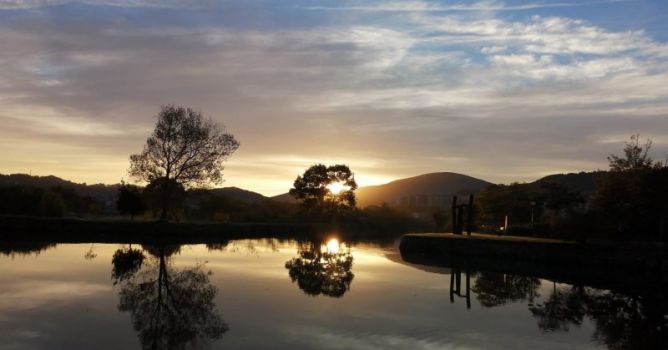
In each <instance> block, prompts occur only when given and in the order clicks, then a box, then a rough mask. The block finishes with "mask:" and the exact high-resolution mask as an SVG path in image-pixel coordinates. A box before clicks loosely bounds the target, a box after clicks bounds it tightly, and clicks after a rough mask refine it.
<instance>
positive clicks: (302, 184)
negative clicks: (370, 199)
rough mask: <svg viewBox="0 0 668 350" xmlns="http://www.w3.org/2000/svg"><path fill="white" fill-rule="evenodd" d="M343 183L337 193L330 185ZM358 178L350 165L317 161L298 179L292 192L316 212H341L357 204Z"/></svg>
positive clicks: (335, 213) (307, 207) (305, 206)
mask: <svg viewBox="0 0 668 350" xmlns="http://www.w3.org/2000/svg"><path fill="white" fill-rule="evenodd" d="M332 184H340V185H341V186H342V190H341V191H340V192H338V193H333V192H332V191H331V189H330V188H329V186H331V185H332ZM356 189H357V182H355V178H354V175H353V173H352V171H350V168H348V166H347V165H342V164H339V165H332V166H325V165H322V164H316V165H313V166H311V167H310V168H308V169H307V170H306V171H305V172H304V174H303V175H300V176H298V177H297V179H295V182H294V185H293V188H291V189H290V194H291V195H292V196H293V197H295V198H296V199H298V200H300V201H301V202H302V205H303V207H304V208H306V209H307V210H309V211H312V212H316V213H326V214H331V215H338V214H341V213H343V212H345V211H349V210H352V209H354V208H355V204H356V199H355V190H356Z"/></svg>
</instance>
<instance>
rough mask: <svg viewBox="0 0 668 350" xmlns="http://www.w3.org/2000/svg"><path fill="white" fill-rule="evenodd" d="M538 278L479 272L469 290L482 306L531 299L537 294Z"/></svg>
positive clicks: (493, 305)
mask: <svg viewBox="0 0 668 350" xmlns="http://www.w3.org/2000/svg"><path fill="white" fill-rule="evenodd" d="M538 287H540V280H539V279H538V278H535V277H526V276H516V275H506V274H499V273H486V272H481V273H480V274H478V277H477V278H476V279H475V282H474V283H473V287H472V288H471V290H472V291H473V292H474V293H476V299H478V301H479V302H480V305H482V306H483V307H495V306H500V305H504V304H506V303H507V302H516V301H522V300H528V301H529V302H531V301H533V300H534V298H536V297H537V296H538Z"/></svg>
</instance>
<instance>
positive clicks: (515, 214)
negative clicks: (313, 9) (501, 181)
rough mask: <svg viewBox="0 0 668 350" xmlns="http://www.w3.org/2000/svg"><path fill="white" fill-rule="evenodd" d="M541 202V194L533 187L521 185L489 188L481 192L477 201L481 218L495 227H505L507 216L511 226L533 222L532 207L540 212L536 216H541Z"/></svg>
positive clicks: (492, 186)
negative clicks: (539, 203)
mask: <svg viewBox="0 0 668 350" xmlns="http://www.w3.org/2000/svg"><path fill="white" fill-rule="evenodd" d="M539 201H540V198H539V194H538V193H537V192H536V191H535V190H534V189H533V188H532V186H530V185H529V184H519V183H513V184H510V185H491V186H488V187H487V188H485V189H483V190H482V191H480V193H479V194H478V196H477V199H476V203H477V205H478V207H479V218H480V219H482V220H483V221H486V222H489V223H491V225H493V226H494V227H501V226H503V225H504V222H505V217H506V215H507V216H508V218H509V219H510V223H511V224H524V223H529V222H531V209H532V207H534V210H538V212H535V213H534V215H536V216H538V215H540V209H541V205H538V204H537V203H538V202H539Z"/></svg>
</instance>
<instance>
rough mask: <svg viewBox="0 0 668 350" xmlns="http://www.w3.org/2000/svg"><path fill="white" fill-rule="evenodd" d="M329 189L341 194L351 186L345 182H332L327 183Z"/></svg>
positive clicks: (333, 192)
mask: <svg viewBox="0 0 668 350" xmlns="http://www.w3.org/2000/svg"><path fill="white" fill-rule="evenodd" d="M327 189H328V190H329V192H331V193H332V194H339V193H341V192H343V191H347V190H349V189H350V186H348V185H346V184H345V183H344V182H332V183H331V184H329V185H327Z"/></svg>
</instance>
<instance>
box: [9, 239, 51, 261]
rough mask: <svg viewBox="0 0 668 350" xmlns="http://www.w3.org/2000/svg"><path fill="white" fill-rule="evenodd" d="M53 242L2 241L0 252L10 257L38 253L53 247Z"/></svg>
mask: <svg viewBox="0 0 668 350" xmlns="http://www.w3.org/2000/svg"><path fill="white" fill-rule="evenodd" d="M55 247H56V244H55V243H41V242H2V243H0V254H2V255H7V256H9V257H11V258H14V257H16V256H17V255H19V256H26V255H30V254H35V255H39V254H40V253H42V252H43V251H46V250H48V249H51V248H55Z"/></svg>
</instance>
